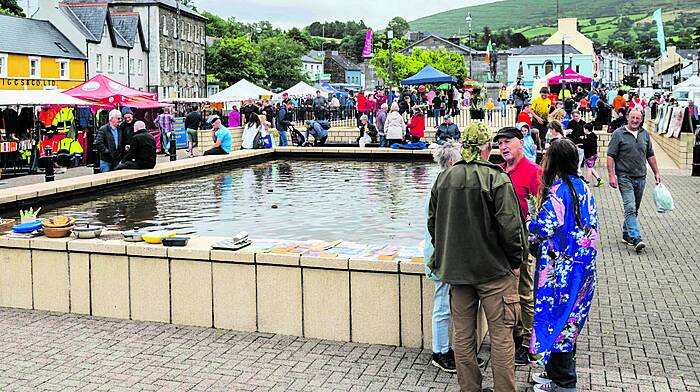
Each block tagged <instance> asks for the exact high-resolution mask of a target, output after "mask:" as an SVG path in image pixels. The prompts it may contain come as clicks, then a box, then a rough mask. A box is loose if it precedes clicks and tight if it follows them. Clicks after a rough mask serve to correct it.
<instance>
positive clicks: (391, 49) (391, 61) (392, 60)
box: [387, 31, 394, 108]
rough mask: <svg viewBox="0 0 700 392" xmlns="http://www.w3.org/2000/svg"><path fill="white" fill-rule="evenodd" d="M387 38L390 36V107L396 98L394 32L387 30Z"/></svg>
mask: <svg viewBox="0 0 700 392" xmlns="http://www.w3.org/2000/svg"><path fill="white" fill-rule="evenodd" d="M387 38H389V108H391V104H392V102H393V100H394V50H393V49H394V48H393V46H394V45H393V42H394V39H393V38H394V32H393V31H387Z"/></svg>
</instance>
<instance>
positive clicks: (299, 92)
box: [280, 82, 320, 97]
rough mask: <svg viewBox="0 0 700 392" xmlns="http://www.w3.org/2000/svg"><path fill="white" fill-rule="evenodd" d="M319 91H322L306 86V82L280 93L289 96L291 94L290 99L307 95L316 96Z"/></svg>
mask: <svg viewBox="0 0 700 392" xmlns="http://www.w3.org/2000/svg"><path fill="white" fill-rule="evenodd" d="M317 90H320V89H317V88H316V87H313V86H309V85H308V84H306V83H304V82H299V83H297V84H295V85H294V86H292V87H290V88H289V89H287V90H284V91H282V92H281V93H280V95H281V94H284V93H287V94H289V96H290V97H303V96H306V95H316V91H317Z"/></svg>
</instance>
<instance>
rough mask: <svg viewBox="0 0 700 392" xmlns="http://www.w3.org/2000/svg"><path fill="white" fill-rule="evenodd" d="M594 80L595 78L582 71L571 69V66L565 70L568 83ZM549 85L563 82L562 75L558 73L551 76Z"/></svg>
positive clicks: (584, 82)
mask: <svg viewBox="0 0 700 392" xmlns="http://www.w3.org/2000/svg"><path fill="white" fill-rule="evenodd" d="M592 81H593V79H591V78H589V77H587V76H583V75H581V74H580V73H578V72H576V71H574V70H573V69H571V67H566V69H565V70H564V83H568V84H590V83H591V82H592ZM548 83H549V85H550V86H551V85H553V84H561V83H562V81H561V75H560V74H557V75H554V76H552V77H551V78H549V81H548Z"/></svg>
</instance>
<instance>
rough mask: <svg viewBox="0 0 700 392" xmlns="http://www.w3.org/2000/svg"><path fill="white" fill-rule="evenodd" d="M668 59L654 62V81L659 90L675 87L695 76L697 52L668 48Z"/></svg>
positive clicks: (658, 59)
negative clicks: (694, 68)
mask: <svg viewBox="0 0 700 392" xmlns="http://www.w3.org/2000/svg"><path fill="white" fill-rule="evenodd" d="M667 55H668V56H667V58H666V59H664V58H663V57H657V58H656V60H655V61H654V80H655V82H656V84H657V86H658V87H659V88H664V89H671V88H673V86H675V85H677V84H679V83H681V82H683V81H684V80H686V79H688V78H689V77H691V76H693V66H694V60H695V56H696V55H697V50H695V49H677V48H676V47H675V46H669V47H668V48H667Z"/></svg>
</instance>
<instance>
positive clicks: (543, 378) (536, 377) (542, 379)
mask: <svg viewBox="0 0 700 392" xmlns="http://www.w3.org/2000/svg"><path fill="white" fill-rule="evenodd" d="M532 381H533V382H534V383H535V384H549V383H551V382H552V380H551V379H550V378H549V377H548V376H547V373H545V372H542V373H533V374H532Z"/></svg>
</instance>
